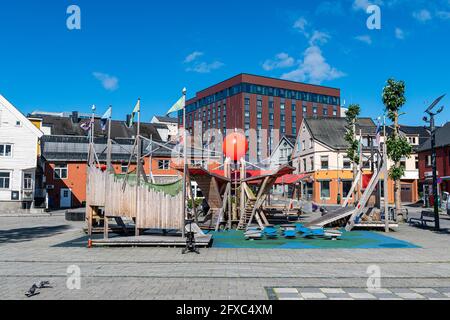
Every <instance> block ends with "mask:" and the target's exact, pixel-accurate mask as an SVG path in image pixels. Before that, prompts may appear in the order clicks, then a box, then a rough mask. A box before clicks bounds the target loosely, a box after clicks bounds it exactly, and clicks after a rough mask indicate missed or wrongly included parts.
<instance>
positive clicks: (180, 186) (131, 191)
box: [86, 122, 397, 246]
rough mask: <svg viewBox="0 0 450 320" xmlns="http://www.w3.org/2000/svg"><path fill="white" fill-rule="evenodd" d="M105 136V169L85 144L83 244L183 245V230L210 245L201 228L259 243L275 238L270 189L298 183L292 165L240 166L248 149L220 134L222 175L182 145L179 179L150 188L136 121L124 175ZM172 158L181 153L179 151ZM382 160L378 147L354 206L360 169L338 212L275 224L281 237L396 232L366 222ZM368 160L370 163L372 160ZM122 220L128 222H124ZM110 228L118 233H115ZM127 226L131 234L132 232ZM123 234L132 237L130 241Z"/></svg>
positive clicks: (384, 171)
mask: <svg viewBox="0 0 450 320" xmlns="http://www.w3.org/2000/svg"><path fill="white" fill-rule="evenodd" d="M109 130H110V126H109ZM109 135H110V134H109V133H108V147H107V150H106V152H107V157H106V158H107V162H106V165H104V164H101V163H100V161H99V160H98V155H97V154H96V151H95V145H94V139H93V138H92V137H91V143H90V145H89V157H88V162H89V168H88V172H87V175H88V179H87V205H86V208H87V209H86V210H87V215H86V216H87V224H88V228H87V232H88V235H89V245H98V246H102V245H105V246H121V245H123V246H137V245H144V246H151V245H155V246H184V245H185V244H186V237H185V234H186V232H188V233H189V234H192V233H193V232H194V233H195V242H196V243H197V245H198V246H209V245H211V241H212V236H211V234H209V233H205V232H204V231H203V230H213V231H216V232H217V231H220V230H230V229H237V230H240V231H243V232H244V233H245V235H246V237H248V238H254V239H258V238H261V237H262V236H263V235H266V236H267V237H268V238H274V237H276V236H277V230H276V229H275V226H274V225H273V224H272V223H271V222H270V220H271V218H273V217H271V216H272V215H273V211H272V210H268V209H269V208H272V209H273V207H270V205H268V200H269V199H270V194H271V191H272V189H273V186H275V185H277V184H281V183H284V182H283V181H285V178H284V177H287V176H293V179H291V180H292V181H296V180H298V179H299V177H298V176H295V175H293V172H294V171H295V168H293V167H291V166H289V165H284V166H280V167H278V168H277V169H275V170H268V169H264V168H260V167H258V166H257V165H255V164H252V163H249V162H247V161H246V160H245V159H244V157H245V154H246V153H247V152H248V143H247V142H246V140H245V136H243V135H242V134H239V133H237V132H235V133H233V134H231V135H228V136H227V137H226V141H225V142H224V145H225V144H226V142H227V141H228V143H230V141H231V142H232V144H233V146H232V147H231V153H230V150H225V147H224V152H223V154H224V156H225V161H224V164H223V165H222V167H223V168H222V169H221V170H220V169H219V168H220V167H219V168H217V169H216V170H208V169H205V168H204V167H202V166H191V165H188V162H187V157H186V148H184V151H183V153H184V161H182V162H181V163H182V165H178V166H174V167H175V168H176V169H177V170H179V172H180V175H182V176H183V179H180V181H178V182H176V183H173V184H170V185H156V184H153V183H152V182H151V181H149V178H148V177H147V175H146V174H145V173H144V172H145V171H144V168H143V158H144V157H145V156H146V155H147V156H148V155H151V153H152V152H153V149H151V150H150V151H148V150H146V151H147V154H146V155H144V152H143V151H144V150H143V141H144V140H146V138H145V137H142V136H141V135H140V134H139V122H138V128H137V135H136V138H135V141H134V145H133V148H132V151H131V152H130V157H129V161H128V172H127V173H126V174H125V175H117V174H115V173H114V170H113V168H112V165H111V158H112V154H111V152H112V151H111V150H112V145H113V144H114V143H115V142H114V141H113V140H112V139H111V138H110V136H109ZM239 139H241V142H242V141H243V144H244V145H246V146H245V147H244V148H243V150H240V152H238V151H237V145H238V142H239ZM151 143H152V146H153V143H156V142H153V141H151ZM156 144H159V143H156ZM158 147H159V148H168V147H167V145H164V144H159V146H158ZM178 155H179V156H180V155H181V152H179V153H178ZM386 159H387V156H386V146H384V148H383V150H382V151H381V150H380V151H379V152H378V153H377V159H376V163H377V165H376V167H375V168H374V172H373V174H372V177H371V180H370V182H369V183H368V185H367V186H366V188H365V189H364V193H363V194H362V195H361V196H360V197H359V198H358V199H354V201H353V202H354V203H355V205H354V206H350V205H349V204H350V198H351V197H354V196H355V190H356V189H357V188H358V186H360V180H361V170H359V172H360V174H359V175H358V178H357V179H356V180H355V181H354V183H353V186H352V189H351V191H350V193H349V196H348V197H347V199H346V200H345V201H344V203H343V204H342V206H341V207H340V208H339V209H337V210H335V211H333V212H330V213H328V214H325V215H323V216H322V217H320V218H317V219H315V220H313V221H310V222H308V223H306V224H304V225H303V224H300V223H297V225H292V224H289V225H288V224H286V225H284V226H282V229H283V230H284V234H285V236H286V237H295V230H298V231H299V232H301V233H302V234H303V236H305V237H310V236H311V237H314V236H317V235H319V236H322V237H328V238H330V239H333V240H334V239H337V238H338V237H339V236H340V233H339V232H338V231H332V230H328V231H327V230H325V229H324V228H325V227H333V228H337V227H345V229H346V230H347V231H351V230H352V229H353V228H355V227H362V228H380V227H382V228H384V229H385V231H386V232H388V231H389V230H390V229H391V228H395V227H397V225H396V224H395V223H394V222H392V221H391V220H392V219H390V217H389V214H386V215H385V217H384V220H383V219H382V217H381V214H380V217H379V219H376V220H375V221H371V220H370V219H369V220H368V219H366V218H367V216H368V210H367V208H366V206H367V203H368V201H369V198H370V197H371V196H372V195H373V193H374V190H375V188H376V187H377V185H379V181H380V179H382V177H386V176H387V174H388V169H387V161H386ZM133 160H134V162H135V163H136V169H135V170H134V172H130V167H131V164H132V162H133ZM178 160H179V159H178ZM373 161H374V162H375V159H373ZM178 163H180V162H178ZM288 180H289V179H288ZM384 180H385V188H384V192H385V195H384V196H385V199H387V190H388V188H387V186H386V183H387V182H386V181H387V179H384ZM193 181H195V182H196V183H197V184H198V186H199V188H200V189H201V191H202V193H203V196H204V198H205V201H206V203H207V205H208V206H209V210H207V212H202V213H201V214H199V211H198V210H197V208H196V206H195V195H194V193H193V190H192V182H193ZM189 204H190V205H189ZM189 207H190V208H189ZM289 209H290V211H291V212H292V211H293V210H294V212H295V210H296V212H297V218H298V217H299V215H300V214H301V208H297V209H294V208H292V207H291V206H290V208H289ZM281 211H282V212H283V214H284V215H285V216H286V217H287V219H286V223H289V221H290V220H289V219H288V212H287V211H289V210H284V211H283V210H281ZM380 211H381V208H380ZM384 212H386V213H387V212H388V209H387V204H385V208H384ZM94 219H95V220H97V221H101V222H102V224H101V223H100V224H99V225H100V228H101V227H103V239H97V238H96V239H93V233H94V230H93V227H94ZM110 219H114V220H115V222H116V224H117V226H118V227H116V228H115V229H114V236H112V237H110V231H111V230H113V229H112V228H110V226H109V220H110ZM124 219H125V220H127V221H129V222H130V223H129V224H128V225H127V224H125V222H124ZM382 220H383V221H382ZM187 221H188V222H187ZM297 221H298V220H297ZM188 225H189V229H188ZM117 229H119V231H121V232H119V233H120V235H119V236H118V235H117V231H116V230H117ZM133 229H134V232H132V230H133ZM292 231H294V232H292ZM130 234H133V236H129V235H130Z"/></svg>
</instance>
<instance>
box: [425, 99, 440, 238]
mask: <svg viewBox="0 0 450 320" xmlns="http://www.w3.org/2000/svg"><path fill="white" fill-rule="evenodd" d="M444 97H445V94H444V95H443V96H441V97H439V98H437V99H436V100H435V101H434V102H433V103H432V104H431V105H430V106H429V107H428V109H427V110H425V113H427V114H428V115H429V116H430V120H428V117H425V118H424V119H423V120H424V121H425V122H427V123H429V124H430V133H431V164H432V167H433V198H434V221H435V229H436V231H439V230H440V229H441V227H440V223H439V195H438V183H437V166H436V125H435V122H434V117H435V116H436V115H438V114H440V113H441V112H442V111H444V107H443V106H442V107H440V108H439V110H438V111H436V112H433V109H434V107H436V106H437V104H438V103H439V102H441V100H442V99H443V98H444Z"/></svg>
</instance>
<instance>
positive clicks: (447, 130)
mask: <svg viewBox="0 0 450 320" xmlns="http://www.w3.org/2000/svg"><path fill="white" fill-rule="evenodd" d="M449 145H450V122H447V123H446V124H445V125H444V126H443V127H442V128H439V129H436V148H442V147H446V146H449ZM428 150H431V139H428V140H427V141H426V142H425V143H424V144H423V145H422V146H421V147H420V148H419V152H424V151H428Z"/></svg>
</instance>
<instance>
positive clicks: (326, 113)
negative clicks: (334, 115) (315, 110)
mask: <svg viewBox="0 0 450 320" xmlns="http://www.w3.org/2000/svg"><path fill="white" fill-rule="evenodd" d="M323 115H324V116H328V108H326V107H324V108H323Z"/></svg>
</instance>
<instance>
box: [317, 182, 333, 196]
mask: <svg viewBox="0 0 450 320" xmlns="http://www.w3.org/2000/svg"><path fill="white" fill-rule="evenodd" d="M330 195H331V194H330V181H320V199H330Z"/></svg>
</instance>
